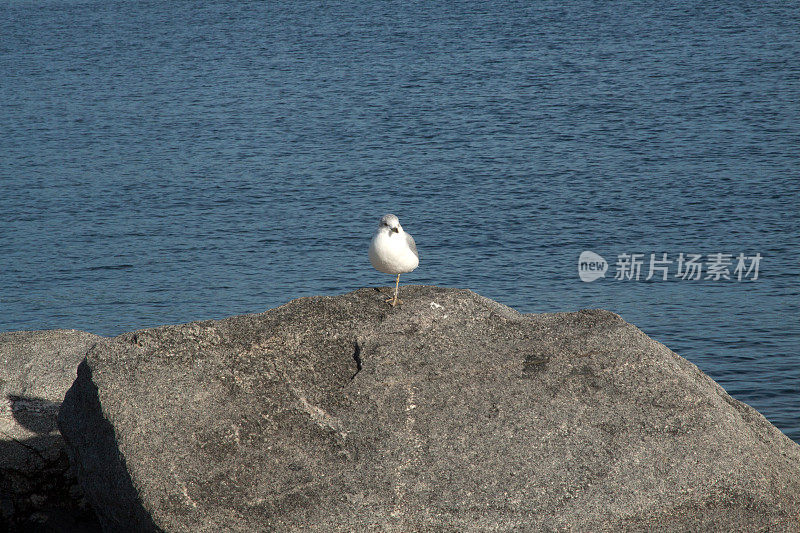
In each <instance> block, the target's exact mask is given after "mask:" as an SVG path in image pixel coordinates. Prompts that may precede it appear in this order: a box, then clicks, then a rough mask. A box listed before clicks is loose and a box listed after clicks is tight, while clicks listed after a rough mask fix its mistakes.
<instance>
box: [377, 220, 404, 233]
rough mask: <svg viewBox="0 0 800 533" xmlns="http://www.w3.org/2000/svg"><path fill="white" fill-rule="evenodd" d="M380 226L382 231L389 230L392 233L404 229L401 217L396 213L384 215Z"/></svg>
mask: <svg viewBox="0 0 800 533" xmlns="http://www.w3.org/2000/svg"><path fill="white" fill-rule="evenodd" d="M378 228H379V229H380V230H381V231H388V232H389V234H390V235H391V234H392V233H400V232H401V231H403V227H402V226H401V225H400V219H398V218H397V217H396V216H394V215H383V217H381V222H380V225H379V226H378Z"/></svg>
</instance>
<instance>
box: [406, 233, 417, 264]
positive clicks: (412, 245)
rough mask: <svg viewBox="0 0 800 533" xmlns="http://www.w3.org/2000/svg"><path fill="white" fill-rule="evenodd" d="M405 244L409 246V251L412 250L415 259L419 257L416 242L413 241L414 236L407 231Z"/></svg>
mask: <svg viewBox="0 0 800 533" xmlns="http://www.w3.org/2000/svg"><path fill="white" fill-rule="evenodd" d="M406 244H407V245H408V247H409V248H411V251H412V252H414V255H416V256H417V259H419V252H417V243H415V242H414V237H412V236H411V235H410V234H409V233H406Z"/></svg>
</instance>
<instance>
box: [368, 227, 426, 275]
mask: <svg viewBox="0 0 800 533" xmlns="http://www.w3.org/2000/svg"><path fill="white" fill-rule="evenodd" d="M369 261H370V263H372V266H374V267H375V268H376V269H377V270H380V271H381V272H385V273H386V274H402V273H404V272H411V271H412V270H414V269H415V268H417V266H418V265H419V257H417V254H415V253H414V252H412V251H411V248H409V247H408V244H407V243H406V235H405V232H404V231H402V230H401V231H400V232H398V233H394V232H390V231H386V230H384V231H378V232H377V233H375V236H374V237H372V242H371V243H370V245H369Z"/></svg>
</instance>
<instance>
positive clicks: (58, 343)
mask: <svg viewBox="0 0 800 533" xmlns="http://www.w3.org/2000/svg"><path fill="white" fill-rule="evenodd" d="M99 339H100V337H97V336H95V335H91V334H89V333H84V332H81V331H31V332H28V331H21V332H14V333H2V334H0V531H26V532H27V531H99V529H100V525H99V523H98V522H97V519H96V518H95V517H94V514H93V512H92V511H91V509H90V508H89V507H88V505H87V503H86V501H85V499H84V498H83V496H82V494H81V492H80V489H79V487H78V486H77V484H76V481H75V478H74V476H72V475H70V473H69V471H68V467H69V463H68V461H67V456H66V452H65V450H64V441H63V439H62V438H61V435H60V433H59V432H58V429H57V428H56V415H57V413H58V408H59V406H60V405H61V401H62V399H63V398H64V394H65V393H66V391H67V389H69V387H70V386H71V385H72V383H73V381H74V380H75V369H76V368H77V366H78V364H79V363H80V362H81V361H82V360H83V358H84V357H85V355H86V352H87V350H88V349H89V347H90V346H91V345H92V344H94V343H95V342H96V341H97V340H99Z"/></svg>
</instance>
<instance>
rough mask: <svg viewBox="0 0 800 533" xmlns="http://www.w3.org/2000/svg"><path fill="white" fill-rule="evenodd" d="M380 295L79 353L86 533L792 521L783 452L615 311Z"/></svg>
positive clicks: (78, 443) (749, 417)
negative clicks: (90, 508) (540, 310)
mask: <svg viewBox="0 0 800 533" xmlns="http://www.w3.org/2000/svg"><path fill="white" fill-rule="evenodd" d="M385 296H386V295H385V294H381V293H380V292H378V291H377V290H373V289H362V290H358V291H355V292H353V293H350V294H346V295H343V296H336V297H314V298H303V299H299V300H295V301H292V302H290V303H288V304H286V305H284V306H281V307H279V308H277V309H273V310H271V311H268V312H266V313H264V314H260V315H248V316H238V317H233V318H229V319H226V320H220V321H208V322H198V323H192V324H187V325H181V326H166V327H160V328H155V329H150V330H143V331H138V332H134V333H129V334H126V335H122V336H120V337H117V338H115V339H113V340H108V341H105V342H100V343H98V344H96V345H95V347H94V349H92V350H91V352H90V353H89V356H88V358H87V360H86V362H85V363H83V364H82V365H81V367H80V368H79V372H78V379H77V380H76V382H75V384H74V385H73V387H72V388H71V389H70V391H69V392H68V394H67V397H66V399H65V401H64V404H63V406H62V408H61V412H60V415H59V425H60V427H61V430H62V433H63V434H64V436H65V438H66V440H67V443H68V445H69V448H70V453H71V458H72V459H73V460H74V462H75V463H76V464H77V465H78V466H79V469H80V471H79V475H80V479H81V481H82V484H83V486H84V488H85V489H86V491H87V493H88V496H89V498H90V499H91V500H92V501H93V503H94V505H95V507H96V508H97V510H98V512H99V513H100V515H101V521H102V522H103V524H104V526H105V528H106V529H107V530H108V531H121V530H142V531H144V530H158V529H162V530H164V531H170V532H179V531H181V532H182V531H186V532H205V531H207V532H211V531H222V530H224V531H247V532H251V531H266V530H276V531H290V530H296V529H300V528H303V527H306V528H308V527H312V528H313V529H314V530H317V531H402V532H408V531H546V530H575V531H600V530H609V529H610V530H635V531H639V530H641V531H684V530H698V531H700V530H708V529H714V530H720V531H733V530H736V531H742V530H749V529H756V530H761V529H764V528H766V529H768V530H775V531H792V530H800V446H798V445H797V444H795V443H794V442H792V441H790V440H789V439H788V438H787V437H786V436H784V435H783V434H782V433H781V432H780V431H779V430H777V429H776V428H775V427H774V426H772V425H771V424H770V423H769V422H767V420H765V419H764V418H763V417H762V416H761V415H760V414H759V413H757V412H756V411H754V410H753V409H752V408H750V407H748V406H747V405H744V404H742V403H740V402H738V401H736V400H734V399H732V398H731V397H730V396H728V395H727V394H726V393H725V391H724V390H723V389H722V388H721V387H719V386H718V385H717V384H716V383H715V382H714V381H712V380H711V379H710V378H709V377H708V376H706V375H705V374H703V373H702V372H701V371H700V370H698V369H697V367H695V366H694V365H692V364H691V363H689V362H687V361H686V360H684V359H682V358H681V357H679V356H678V355H676V354H675V353H673V352H671V351H670V350H669V349H668V348H666V347H665V346H663V345H662V344H660V343H658V342H656V341H654V340H652V339H651V338H649V337H648V336H647V335H645V334H644V333H642V332H641V331H640V330H638V329H637V328H635V327H634V326H632V325H630V324H628V323H626V322H625V321H623V320H622V319H621V318H620V317H619V316H617V315H615V314H613V313H610V312H607V311H599V310H595V311H580V312H576V313H559V314H546V315H521V314H519V313H517V312H515V311H513V310H512V309H509V308H507V307H504V306H502V305H500V304H498V303H496V302H493V301H491V300H487V299H485V298H482V297H481V296H478V295H476V294H474V293H472V292H470V291H466V290H455V289H442V288H436V287H416V286H415V287H403V289H402V294H401V296H402V298H403V299H404V300H405V304H403V305H402V306H401V307H399V308H395V309H393V308H390V307H389V306H387V305H386V304H385V303H384V302H383V299H384V297H385Z"/></svg>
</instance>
